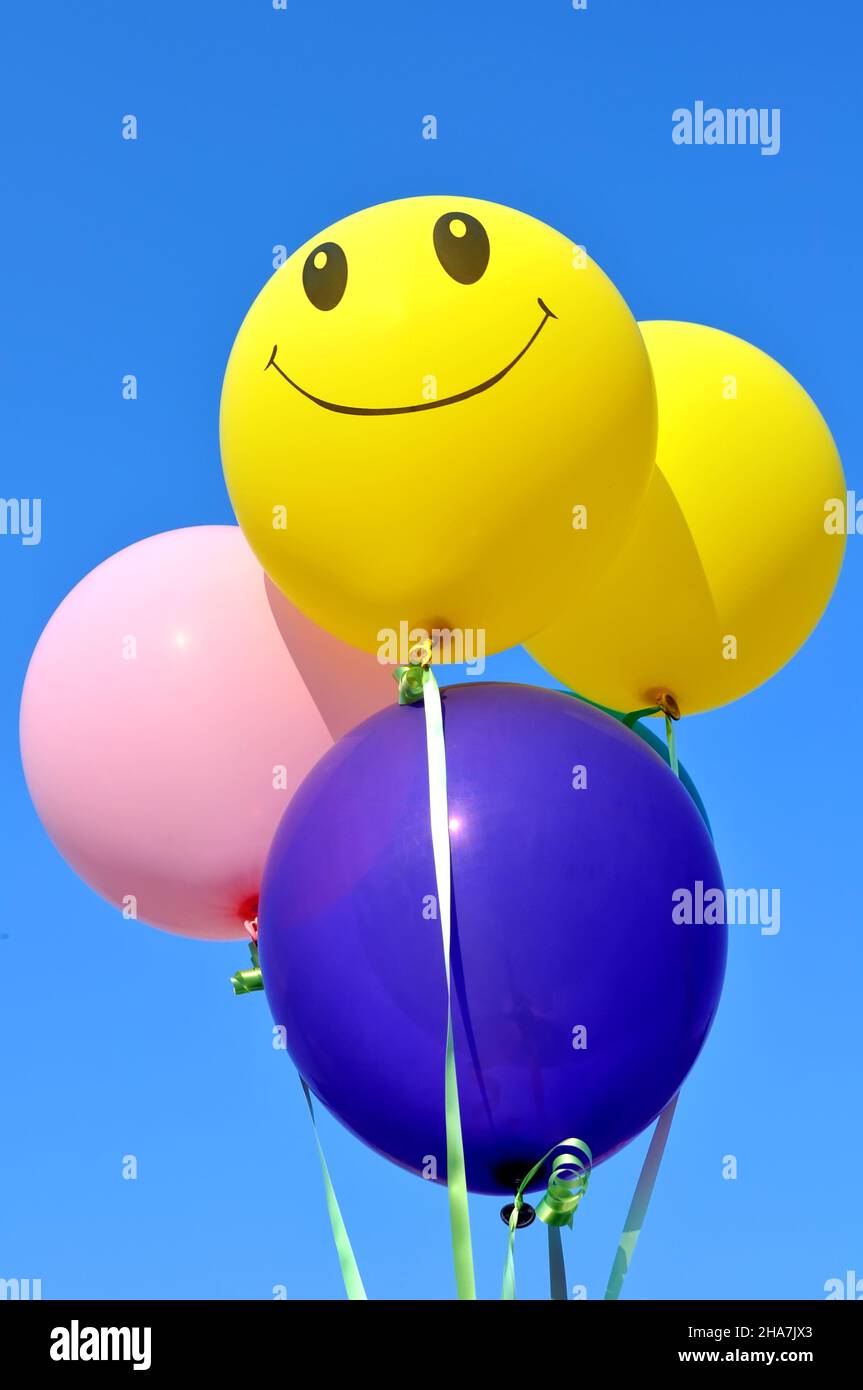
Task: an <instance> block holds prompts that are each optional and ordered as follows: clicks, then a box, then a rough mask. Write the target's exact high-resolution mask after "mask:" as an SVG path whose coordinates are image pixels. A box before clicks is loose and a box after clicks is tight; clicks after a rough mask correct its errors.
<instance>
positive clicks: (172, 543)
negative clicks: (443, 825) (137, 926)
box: [21, 526, 396, 940]
mask: <svg viewBox="0 0 863 1390" xmlns="http://www.w3.org/2000/svg"><path fill="white" fill-rule="evenodd" d="M395 698H396V689H395V683H394V681H393V679H392V675H391V670H390V668H388V667H386V666H380V665H379V664H378V663H377V662H376V661H375V659H374V657H371V656H369V655H368V654H367V653H365V652H359V651H356V650H355V649H354V648H352V647H347V646H345V645H344V644H343V643H341V642H339V641H337V640H336V639H335V638H334V637H331V636H330V635H329V634H328V633H326V632H324V631H323V630H322V629H320V628H318V627H317V626H316V625H315V624H314V623H312V622H310V621H309V619H308V618H305V617H304V616H303V615H302V614H300V613H299V612H298V611H297V610H296V609H295V608H293V607H292V605H291V604H290V603H289V602H288V600H287V599H286V598H284V596H283V595H282V594H281V593H279V591H278V590H277V589H276V588H275V586H274V585H273V584H272V583H271V582H270V581H269V580H268V579H267V578H266V577H265V575H264V573H263V571H262V570H261V568H260V566H259V565H258V563H257V561H256V560H255V559H254V557H253V555H252V553H251V551H250V550H249V548H248V546H247V545H246V542H245V541H244V539H243V537H242V534H241V532H240V530H239V529H238V528H237V527H236V526H195V527H189V528H188V529H186V530H182V531H168V532H166V533H165V534H164V535H159V536H152V537H151V538H150V539H149V540H144V541H139V542H138V543H137V544H136V545H132V546H129V548H128V549H127V550H121V551H120V553H119V554H117V555H113V556H112V557H111V558H110V559H109V560H106V561H105V562H104V564H101V565H99V566H98V567H97V568H96V569H95V570H93V571H92V572H91V573H90V574H88V575H87V577H86V578H85V579H82V581H81V583H80V584H78V585H77V586H76V588H74V589H73V590H72V592H71V593H70V594H69V595H68V597H67V598H65V599H64V600H63V602H62V603H61V604H60V607H59V608H58V609H57V611H56V613H55V614H54V615H53V617H52V618H51V620H50V622H49V623H48V625H47V627H46V628H45V631H44V632H43V633H42V636H41V637H40V639H39V642H38V644H37V647H36V650H35V652H34V653H33V657H32V659H31V662H30V667H29V670H28V672H27V679H26V681H25V683H24V693H23V696H22V701H21V751H22V757H23V761H24V771H25V774H26V777H27V784H28V787H29V789H30V795H31V796H32V798H33V802H34V805H35V806H36V810H37V811H38V813H39V815H40V817H41V819H42V822H43V824H44V825H45V828H46V830H47V831H48V834H49V835H50V836H51V838H52V840H53V841H54V843H55V845H56V846H57V848H58V849H59V851H60V853H61V854H62V855H63V856H64V858H65V859H67V860H68V862H69V863H70V864H71V865H72V867H73V869H75V871H76V872H77V873H78V874H80V876H81V877H82V878H83V879H85V880H86V882H87V883H89V884H90V886H91V887H92V888H95V889H96V891H97V892H98V893H101V894H102V896H103V897H105V898H107V899H108V901H109V902H111V903H113V904H114V905H115V906H116V907H118V908H121V909H125V910H126V913H127V915H128V916H132V915H135V916H137V917H139V918H140V919H141V920H143V921H146V922H150V923H151V924H152V925H153V926H157V927H162V928H164V929H165V930H166V931H172V932H180V933H183V934H185V935H188V936H197V937H205V938H211V939H218V940H229V939H232V938H236V937H241V936H243V934H244V927H243V923H244V921H246V920H248V919H250V918H252V917H253V916H254V915H255V913H256V911H257V897H258V888H259V884H260V878H261V871H262V869H263V864H264V859H265V858H266V855H267V851H268V850H269V847H270V842H271V840H272V838H273V834H274V832H275V829H276V825H277V824H278V822H279V819H280V818H281V815H282V812H283V811H284V809H285V807H286V806H287V804H288V802H289V800H290V798H291V796H292V795H293V792H294V791H295V789H296V788H297V786H298V785H299V783H300V782H301V781H302V779H303V778H304V777H305V775H306V773H307V772H308V771H310V769H311V768H312V767H313V766H314V764H315V763H316V762H317V761H318V759H319V758H321V757H322V755H323V754H324V753H325V752H326V751H327V749H328V748H330V747H331V746H332V743H333V741H334V739H335V738H338V737H339V736H340V735H341V734H342V733H343V732H344V731H345V730H346V729H347V728H350V727H351V726H352V725H353V724H355V723H357V722H358V721H359V720H361V719H364V718H365V717H366V716H367V715H368V714H372V713H373V712H374V711H375V710H378V709H381V708H383V707H384V706H385V705H387V704H391V703H392V702H393V700H394V699H395Z"/></svg>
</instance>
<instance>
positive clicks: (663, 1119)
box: [605, 710, 680, 1300]
mask: <svg viewBox="0 0 863 1390" xmlns="http://www.w3.org/2000/svg"><path fill="white" fill-rule="evenodd" d="M655 712H656V711H655ZM663 713H664V714H665V736H666V738H667V740H668V763H669V766H670V768H671V771H672V772H673V773H674V775H675V777H678V778H679V777H680V763H679V762H678V759H677V742H676V739H675V736H674V720H673V719H672V718H671V716H670V715H669V714H668V711H667V710H664V711H663ZM679 1097H680V1093H679V1092H678V1094H677V1095H676V1096H674V1098H673V1099H672V1100H670V1101H669V1102H668V1104H667V1105H666V1107H665V1109H664V1110H663V1111H662V1112H661V1114H660V1116H659V1119H658V1120H657V1122H656V1128H655V1129H654V1131H653V1136H652V1138H651V1140H650V1145H649V1147H648V1150H647V1156H646V1157H645V1160H644V1163H643V1165H642V1169H641V1173H640V1175H639V1178H638V1183H637V1185H636V1188H635V1192H634V1194H633V1198H632V1201H631V1203H630V1205H629V1211H628V1213H627V1216H626V1222H625V1225H624V1227H623V1235H622V1236H621V1237H620V1243H619V1244H618V1247H617V1254H616V1255H615V1257H614V1264H613V1265H612V1267H611V1274H610V1275H609V1277H608V1287H607V1289H606V1290H605V1298H606V1299H608V1300H614V1299H617V1298H619V1297H620V1291H621V1289H622V1287H623V1281H624V1279H625V1278H626V1274H627V1271H628V1269H629V1266H630V1264H631V1263H632V1256H633V1254H634V1252H635V1247H636V1245H637V1244H638V1237H639V1236H640V1235H641V1228H642V1226H643V1225H644V1221H645V1217H646V1216H647V1209H648V1207H649V1206H650V1199H651V1197H652V1196H653V1189H654V1187H655V1185H656V1179H657V1176H658V1174H659V1168H660V1164H661V1163H662V1156H663V1154H664V1153H665V1145H666V1144H667V1142H668V1135H669V1132H670V1130H671V1122H672V1120H673V1119H674V1112H675V1110H676V1108H677V1102H678V1099H679Z"/></svg>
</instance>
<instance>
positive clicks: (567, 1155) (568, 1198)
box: [500, 1139, 593, 1301]
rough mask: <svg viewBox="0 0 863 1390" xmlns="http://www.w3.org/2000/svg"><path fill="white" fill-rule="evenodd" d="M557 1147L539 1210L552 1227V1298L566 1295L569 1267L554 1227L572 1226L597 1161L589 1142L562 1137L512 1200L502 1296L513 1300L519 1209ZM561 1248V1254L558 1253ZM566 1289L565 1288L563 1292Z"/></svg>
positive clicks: (532, 1169) (549, 1250)
mask: <svg viewBox="0 0 863 1390" xmlns="http://www.w3.org/2000/svg"><path fill="white" fill-rule="evenodd" d="M557 1149H563V1150H564V1152H563V1153H559V1154H558V1155H557V1157H556V1158H554V1159H552V1164H551V1176H550V1177H549V1180H548V1186H547V1187H546V1190H545V1194H544V1196H543V1198H542V1201H541V1202H540V1203H539V1205H538V1206H537V1208H536V1214H537V1216H538V1217H539V1219H540V1221H544V1222H545V1224H546V1225H547V1226H548V1227H549V1228H550V1230H549V1242H548V1256H549V1275H550V1280H551V1289H552V1294H551V1296H552V1298H561V1297H562V1298H566V1271H565V1269H564V1265H563V1250H562V1248H561V1246H560V1238H559V1234H558V1238H557V1241H554V1240H553V1239H552V1231H558V1232H559V1228H560V1227H561V1226H570V1227H571V1226H572V1218H573V1216H574V1215H575V1213H576V1211H577V1209H578V1204H579V1202H580V1201H581V1199H582V1197H583V1196H584V1194H585V1192H586V1191H587V1184H588V1182H589V1180H590V1168H591V1164H592V1163H593V1154H592V1153H591V1151H590V1149H589V1147H588V1146H587V1144H585V1143H584V1142H583V1140H581V1139H562V1140H561V1141H560V1143H559V1144H555V1146H554V1148H552V1149H549V1151H548V1153H546V1154H543V1156H542V1158H541V1159H540V1160H539V1162H538V1163H535V1164H534V1165H533V1167H532V1168H531V1170H530V1172H529V1173H527V1174H526V1175H525V1177H523V1178H522V1180H521V1182H520V1183H519V1186H518V1191H517V1192H516V1194H515V1201H514V1202H513V1204H512V1211H511V1212H510V1216H509V1231H508V1234H507V1241H506V1261H505V1263H504V1267H503V1286H502V1288H501V1294H500V1296H501V1298H502V1299H505V1300H510V1301H511V1300H512V1299H514V1298H515V1233H516V1229H517V1227H518V1213H519V1211H520V1210H521V1208H522V1205H523V1203H522V1198H523V1197H524V1192H525V1189H526V1188H527V1187H529V1185H530V1184H531V1182H533V1179H534V1178H535V1177H536V1175H537V1173H538V1172H539V1170H540V1169H541V1168H542V1166H543V1164H545V1163H547V1162H548V1160H549V1159H550V1158H551V1156H552V1154H553V1153H555V1151H556V1150H557ZM558 1252H559V1256H558ZM561 1289H562V1292H561Z"/></svg>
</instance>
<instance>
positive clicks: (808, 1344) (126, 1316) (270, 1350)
mask: <svg viewBox="0 0 863 1390" xmlns="http://www.w3.org/2000/svg"><path fill="white" fill-rule="evenodd" d="M844 1302H845V1300H836V1301H818V1302H814V1301H813V1302H790V1301H789V1302H766V1301H765V1302H742V1301H736V1300H734V1301H732V1300H729V1301H727V1302H725V1301H723V1302H714V1301H706V1300H705V1301H701V1300H692V1301H691V1302H685V1303H684V1302H667V1301H654V1302H647V1301H644V1302H642V1301H636V1300H632V1301H628V1300H626V1299H623V1300H621V1301H620V1302H618V1303H603V1302H579V1303H577V1305H576V1306H573V1307H572V1308H568V1309H562V1308H561V1306H560V1304H559V1303H551V1302H548V1303H540V1302H529V1301H520V1302H516V1303H491V1302H486V1303H484V1304H483V1306H482V1307H478V1308H474V1309H473V1310H472V1311H471V1310H468V1309H466V1308H462V1307H458V1306H456V1307H455V1308H454V1310H453V1311H452V1312H451V1313H447V1312H446V1311H445V1309H443V1308H441V1306H440V1304H439V1303H437V1304H436V1305H435V1307H434V1308H430V1307H429V1305H428V1303H422V1302H402V1303H392V1302H379V1303H375V1302H369V1303H367V1304H365V1305H360V1306H357V1307H353V1308H352V1307H350V1306H349V1305H348V1304H347V1303H346V1302H336V1301H333V1302H314V1303H313V1302H303V1301H301V1300H292V1301H288V1302H277V1301H273V1302H263V1301H262V1302H247V1301H243V1302H216V1301H212V1302H192V1301H189V1302H146V1303H141V1302H119V1301H118V1302H84V1301H79V1302H66V1301H64V1302H60V1301H56V1302H54V1301H47V1300H46V1301H44V1302H39V1301H31V1302H27V1301H25V1300H21V1301H19V1302H13V1301H11V1300H9V1301H6V1302H5V1303H4V1304H3V1306H2V1307H0V1351H2V1353H3V1356H4V1361H6V1359H7V1358H8V1357H10V1355H14V1364H15V1367H16V1370H18V1371H19V1375H18V1376H17V1377H16V1384H21V1383H22V1379H21V1375H20V1372H24V1374H25V1375H26V1373H27V1372H28V1371H30V1370H35V1371H38V1372H40V1373H44V1372H46V1371H47V1372H48V1373H49V1374H50V1375H51V1377H52V1378H53V1377H54V1376H55V1375H58V1376H60V1377H61V1378H62V1377H67V1378H68V1376H70V1375H72V1376H75V1375H87V1376H89V1377H90V1378H92V1377H93V1376H94V1375H95V1376H98V1375H99V1373H100V1369H104V1368H106V1367H107V1368H108V1369H109V1370H110V1373H111V1374H112V1375H113V1376H116V1375H117V1374H118V1373H120V1374H124V1373H128V1374H130V1375H131V1374H133V1373H134V1367H135V1363H136V1361H137V1363H138V1365H139V1375H140V1372H144V1373H145V1374H149V1375H151V1376H153V1375H155V1376H156V1377H157V1378H158V1377H159V1376H160V1375H163V1374H164V1373H165V1372H169V1373H171V1372H176V1371H180V1372H182V1371H183V1370H184V1369H194V1370H195V1372H196V1373H200V1372H204V1373H206V1372H207V1371H212V1372H214V1373H215V1374H217V1375H218V1376H219V1378H220V1383H222V1381H224V1378H225V1377H226V1376H231V1375H233V1374H237V1375H239V1376H242V1377H243V1380H244V1381H245V1382H247V1383H248V1382H251V1380H253V1379H254V1380H257V1381H259V1382H261V1383H262V1384H263V1383H264V1382H265V1381H267V1380H271V1376H272V1372H273V1370H279V1369H280V1370H281V1371H282V1372H283V1375H282V1378H283V1379H284V1380H285V1382H286V1383H287V1384H291V1383H298V1382H299V1381H301V1380H303V1381H304V1380H307V1379H308V1378H309V1377H310V1376H312V1375H315V1374H317V1373H318V1372H320V1373H321V1374H323V1373H325V1372H327V1371H330V1372H331V1370H332V1368H333V1366H334V1365H342V1364H347V1366H348V1367H349V1368H350V1367H352V1368H353V1370H354V1371H355V1372H358V1373H360V1374H361V1375H363V1376H364V1377H365V1376H366V1375H367V1374H368V1373H373V1374H374V1376H375V1379H377V1378H378V1377H379V1375H380V1374H381V1372H382V1371H385V1370H387V1369H392V1370H394V1371H395V1370H399V1369H400V1370H401V1372H402V1377H404V1375H408V1376H409V1377H410V1376H414V1375H421V1376H422V1377H424V1378H427V1377H428V1376H429V1374H430V1372H431V1369H432V1367H433V1365H434V1363H435V1361H436V1360H438V1359H439V1358H440V1359H441V1360H442V1362H443V1365H444V1368H445V1369H446V1367H447V1364H448V1363H449V1366H450V1368H451V1367H452V1366H456V1367H457V1366H458V1365H459V1364H461V1365H464V1364H465V1363H464V1361H463V1358H462V1351H466V1350H467V1347H466V1346H465V1345H464V1341H463V1339H464V1334H465V1333H468V1335H469V1337H470V1344H471V1360H472V1361H473V1360H474V1358H476V1357H477V1356H478V1355H479V1356H480V1357H481V1362H480V1364H482V1365H483V1370H484V1376H483V1379H486V1378H487V1373H488V1365H489V1362H490V1360H491V1359H493V1358H495V1357H497V1356H502V1357H503V1365H504V1373H505V1374H506V1376H507V1381H509V1380H511V1378H512V1372H513V1370H514V1367H513V1366H512V1365H510V1366H509V1370H508V1371H507V1370H506V1364H507V1363H506V1358H507V1356H508V1355H509V1353H505V1351H504V1349H505V1348H507V1347H510V1349H511V1348H512V1346H513V1345H514V1344H515V1343H517V1345H518V1347H519V1351H520V1353H521V1355H523V1354H524V1353H527V1355H528V1356H530V1357H532V1358H533V1357H535V1358H536V1364H535V1371H536V1374H537V1376H540V1377H541V1376H542V1374H543V1370H544V1368H546V1367H547V1365H548V1363H549V1361H550V1360H551V1359H552V1357H551V1352H552V1350H553V1349H556V1352H555V1354H554V1356H553V1359H554V1360H555V1361H557V1360H558V1357H559V1356H560V1355H561V1354H562V1355H563V1358H564V1363H565V1364H569V1365H570V1367H571V1368H572V1370H573V1373H574V1374H578V1376H579V1377H583V1376H585V1375H586V1374H588V1373H589V1372H588V1367H591V1366H592V1367H593V1368H594V1371H597V1370H599V1369H600V1368H602V1367H604V1368H605V1372H606V1373H608V1372H613V1373H614V1374H615V1376H617V1375H618V1374H619V1373H620V1372H621V1371H624V1370H633V1371H635V1370H638V1371H646V1372H648V1373H650V1372H656V1371H660V1372H662V1371H665V1370H666V1369H667V1368H668V1367H671V1366H683V1367H686V1366H698V1365H705V1364H707V1365H709V1364H714V1365H716V1364H718V1365H724V1366H726V1367H732V1366H738V1365H744V1366H750V1365H760V1366H762V1367H763V1368H765V1369H771V1370H772V1369H773V1368H774V1367H775V1366H780V1367H782V1366H785V1365H800V1366H808V1367H809V1368H810V1369H814V1370H816V1371H818V1372H819V1373H820V1374H822V1375H823V1373H824V1372H825V1371H827V1372H829V1371H833V1370H838V1369H843V1370H844V1369H845V1368H846V1367H850V1366H853V1365H854V1364H856V1361H857V1355H856V1353H857V1349H858V1347H859V1344H860V1334H861V1331H863V1324H861V1321H860V1318H859V1309H858V1310H857V1313H855V1312H854V1311H853V1309H852V1308H850V1307H847V1306H842V1305H843V1303H844ZM450 1319H452V1321H450ZM486 1319H488V1320H489V1321H486ZM94 1329H95V1333H94ZM102 1329H105V1330H106V1331H105V1334H104V1335H103V1333H102ZM108 1329H114V1331H113V1332H111V1331H108ZM133 1329H137V1337H135V1335H134V1332H133ZM452 1329H455V1331H456V1338H457V1339H456V1340H455V1341H454V1342H452V1343H450V1342H449V1340H448V1336H447V1333H448V1332H449V1331H450V1330H452ZM147 1331H149V1337H147V1335H146V1334H147ZM513 1334H514V1337H515V1341H514V1342H513V1340H512V1339H513ZM459 1347H461V1348H462V1351H460V1350H459ZM52 1348H53V1351H54V1355H52ZM91 1350H95V1351H97V1352H98V1353H99V1356H100V1358H102V1357H104V1359H98V1360H95V1359H84V1358H85V1356H87V1357H88V1356H89V1353H90V1351H91ZM59 1353H63V1354H65V1355H66V1356H69V1357H74V1354H75V1353H77V1357H78V1359H55V1358H57V1356H58V1354H59ZM82 1353H83V1355H82ZM124 1354H125V1359H122V1358H123V1357H124ZM310 1357H311V1358H313V1361H314V1362H315V1363H316V1366H317V1370H315V1369H313V1367H312V1366H310V1365H309V1358H310ZM118 1358H119V1359H118ZM579 1368H580V1369H579ZM590 1374H593V1373H590Z"/></svg>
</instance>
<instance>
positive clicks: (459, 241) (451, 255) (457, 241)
mask: <svg viewBox="0 0 863 1390" xmlns="http://www.w3.org/2000/svg"><path fill="white" fill-rule="evenodd" d="M434 249H435V252H436V253H437V258H438V260H439V261H440V263H441V265H442V266H443V268H444V270H445V271H446V273H447V275H451V276H452V278H453V279H454V280H458V282H459V284H461V285H472V284H474V282H475V281H477V280H478V279H479V277H480V276H481V275H482V273H483V271H484V270H485V268H486V266H487V265H488V257H489V244H488V233H487V232H486V229H485V227H484V226H483V225H482V223H481V222H478V221H477V220H476V218H475V217H471V215H470V213H469V212H445V213H444V215H443V217H439V218H438V220H437V222H436V223H435V227H434Z"/></svg>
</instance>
